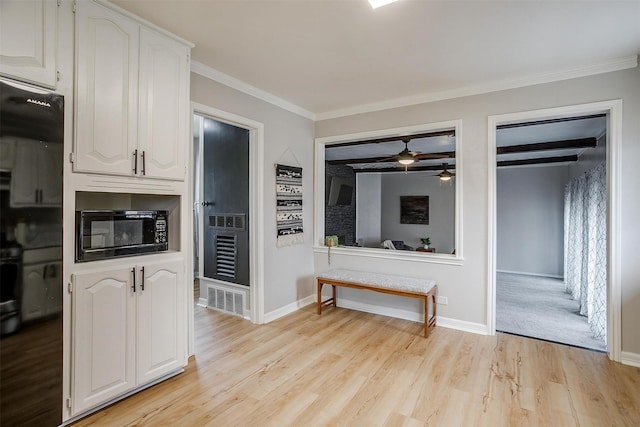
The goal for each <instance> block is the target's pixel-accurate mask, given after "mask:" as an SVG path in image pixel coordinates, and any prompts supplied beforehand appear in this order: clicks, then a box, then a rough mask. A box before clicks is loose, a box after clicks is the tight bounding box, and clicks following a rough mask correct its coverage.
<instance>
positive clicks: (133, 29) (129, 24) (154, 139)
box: [74, 1, 190, 180]
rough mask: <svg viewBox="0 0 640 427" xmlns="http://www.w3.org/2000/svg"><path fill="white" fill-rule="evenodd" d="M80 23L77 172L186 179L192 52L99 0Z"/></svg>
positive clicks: (83, 6)
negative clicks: (190, 54)
mask: <svg viewBox="0 0 640 427" xmlns="http://www.w3.org/2000/svg"><path fill="white" fill-rule="evenodd" d="M77 22H78V23H77V51H76V52H77V53H76V54H77V57H76V58H77V77H76V78H77V88H76V89H77V99H78V102H77V122H76V126H77V132H76V148H75V152H76V158H75V162H74V170H75V171H76V172H94V173H101V174H109V175H124V176H137V177H150V178H162V179H172V180H184V178H185V152H186V150H185V148H186V147H187V143H188V138H189V130H188V129H189V128H188V123H189V114H190V112H189V51H190V48H189V47H188V46H187V45H185V44H184V43H181V42H179V41H177V40H175V39H173V38H171V37H169V36H167V35H165V34H163V33H161V32H160V31H157V30H155V29H151V28H148V27H147V26H145V25H143V24H141V23H140V22H138V21H136V20H135V19H133V18H132V17H129V16H126V15H123V14H121V13H120V12H119V11H116V10H113V9H111V8H109V7H107V5H105V4H101V3H97V2H94V1H83V2H79V3H78V10H77Z"/></svg>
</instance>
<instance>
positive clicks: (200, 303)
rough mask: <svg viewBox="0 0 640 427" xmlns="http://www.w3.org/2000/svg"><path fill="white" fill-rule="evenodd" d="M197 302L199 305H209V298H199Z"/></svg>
mask: <svg viewBox="0 0 640 427" xmlns="http://www.w3.org/2000/svg"><path fill="white" fill-rule="evenodd" d="M196 304H197V305H198V306H200V307H206V306H207V299H206V298H198V302H197V303H196Z"/></svg>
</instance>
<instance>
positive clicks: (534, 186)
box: [496, 165, 569, 277]
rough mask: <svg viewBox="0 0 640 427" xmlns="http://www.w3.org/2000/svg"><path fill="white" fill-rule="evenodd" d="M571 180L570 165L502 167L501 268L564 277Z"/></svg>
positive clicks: (499, 187) (499, 198)
mask: <svg viewBox="0 0 640 427" xmlns="http://www.w3.org/2000/svg"><path fill="white" fill-rule="evenodd" d="M568 180H569V166H568V165H561V166H544V167H517V168H499V169H498V173H497V185H496V186H497V191H498V195H497V221H496V222H497V232H496V235H497V260H496V264H497V269H498V270H499V271H510V272H518V273H528V274H536V275H542V276H552V277H563V275H564V187H565V185H566V183H567V182H568Z"/></svg>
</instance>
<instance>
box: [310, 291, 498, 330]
mask: <svg viewBox="0 0 640 427" xmlns="http://www.w3.org/2000/svg"><path fill="white" fill-rule="evenodd" d="M314 301H315V298H314ZM338 307H343V308H348V309H351V310H358V311H364V312H365V313H371V314H379V315H382V316H388V317H395V318H397V319H403V320H410V321H412V322H419V323H422V322H423V321H424V318H423V315H422V313H418V312H415V311H409V310H403V309H399V308H391V307H383V306H379V305H373V304H367V303H363V302H360V301H353V300H348V299H345V298H340V299H338ZM437 325H438V326H442V327H443V328H449V329H457V330H460V331H464V332H471V333H473V334H480V335H489V333H488V329H487V326H486V325H483V324H480V323H474V322H467V321H465V320H457V319H450V318H448V317H442V316H438V321H437Z"/></svg>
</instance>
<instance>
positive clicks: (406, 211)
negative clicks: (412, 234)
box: [400, 196, 429, 225]
mask: <svg viewBox="0 0 640 427" xmlns="http://www.w3.org/2000/svg"><path fill="white" fill-rule="evenodd" d="M400 224H421V225H429V196H400Z"/></svg>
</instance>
